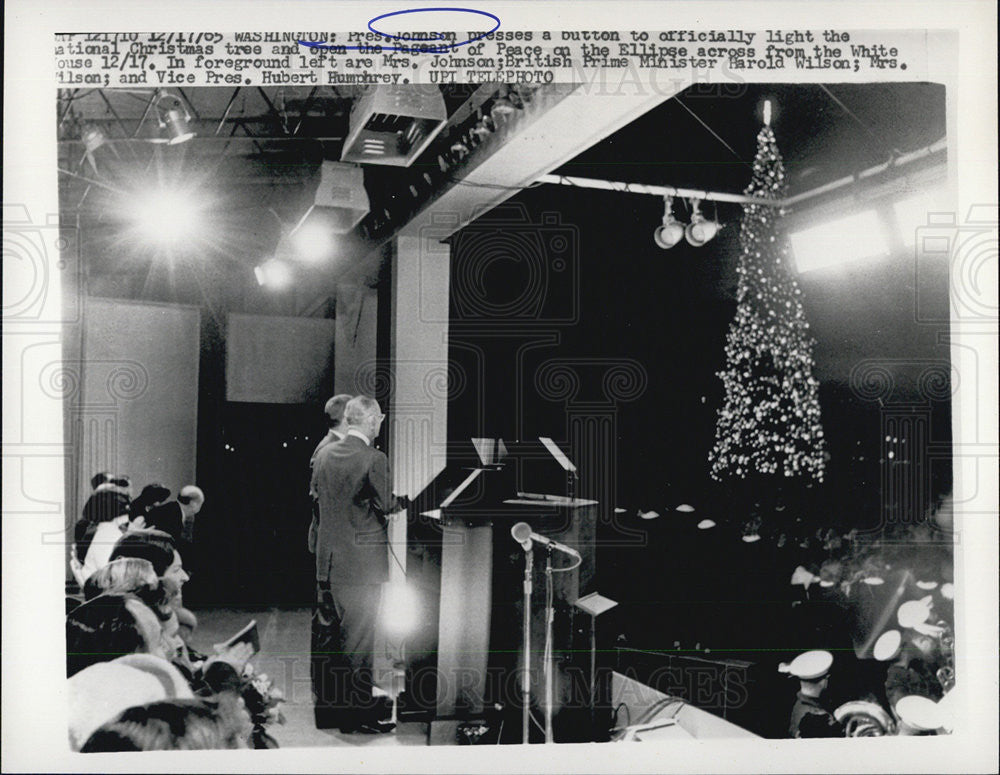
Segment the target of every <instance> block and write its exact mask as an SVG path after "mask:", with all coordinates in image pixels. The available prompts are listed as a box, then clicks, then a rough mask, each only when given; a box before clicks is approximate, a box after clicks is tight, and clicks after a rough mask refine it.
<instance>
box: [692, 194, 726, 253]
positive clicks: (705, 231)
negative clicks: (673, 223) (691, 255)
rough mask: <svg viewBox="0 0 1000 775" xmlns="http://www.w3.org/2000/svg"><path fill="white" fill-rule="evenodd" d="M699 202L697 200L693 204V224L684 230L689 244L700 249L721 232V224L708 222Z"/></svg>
mask: <svg viewBox="0 0 1000 775" xmlns="http://www.w3.org/2000/svg"><path fill="white" fill-rule="evenodd" d="M699 204H700V203H699V202H698V200H695V201H694V202H692V204H691V223H689V224H688V225H687V228H686V229H685V230H684V236H685V237H686V238H687V241H688V243H689V244H691V245H693V246H694V247H696V248H700V247H701V246H702V245H704V244H705V243H706V242H708V241H709V240H710V239H712V237H714V236H715V235H716V234H718V232H719V228H720V227H719V224H718V222H716V221H708V220H706V219H705V216H704V215H702V214H701V210H700V209H699Z"/></svg>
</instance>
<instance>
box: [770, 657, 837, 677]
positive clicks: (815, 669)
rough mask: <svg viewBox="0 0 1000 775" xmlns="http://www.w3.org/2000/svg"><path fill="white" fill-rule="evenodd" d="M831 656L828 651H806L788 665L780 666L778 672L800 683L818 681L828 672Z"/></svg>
mask: <svg viewBox="0 0 1000 775" xmlns="http://www.w3.org/2000/svg"><path fill="white" fill-rule="evenodd" d="M831 665H833V654H831V653H830V652H829V651H807V652H806V653H804V654H799V655H798V656H797V657H795V659H793V660H792V663H791V664H790V665H786V664H781V665H779V667H778V670H779V671H780V672H782V673H789V674H791V675H793V676H795V677H796V678H798V679H799V680H801V681H818V680H819V679H820V678H822V677H823V676H825V675H826V674H827V673H829V672H830V666H831Z"/></svg>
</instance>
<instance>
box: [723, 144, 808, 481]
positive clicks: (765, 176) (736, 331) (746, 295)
mask: <svg viewBox="0 0 1000 775" xmlns="http://www.w3.org/2000/svg"><path fill="white" fill-rule="evenodd" d="M785 190H786V185H785V172H784V166H783V164H782V161H781V154H780V153H779V151H778V146H777V144H776V142H775V139H774V132H773V131H772V130H771V127H770V126H766V125H765V126H764V128H763V129H761V131H760V134H758V136H757V158H756V159H755V160H754V164H753V178H752V180H751V181H750V185H749V186H747V188H746V191H745V193H746V194H747V195H748V196H752V197H754V198H758V199H770V200H780V199H783V198H784V196H785ZM743 213H744V214H743V221H742V225H741V228H740V248H741V255H740V258H739V263H738V265H737V274H738V285H737V293H736V301H737V304H736V317H735V318H734V319H733V322H732V323H731V324H730V326H729V333H728V334H727V336H726V349H725V353H726V364H725V368H724V369H723V370H722V371H720V372H719V373H718V376H719V377H720V378H721V379H722V383H723V386H724V387H725V391H726V395H725V400H724V402H723V405H722V407H721V408H720V409H719V413H718V418H717V422H716V429H715V446H714V448H713V449H712V451H711V452H710V453H709V456H708V457H709V462H710V463H711V464H712V469H711V473H712V477H713V478H714V479H718V480H721V479H723V478H724V477H733V476H735V477H738V478H741V479H745V478H746V477H747V476H752V477H758V476H760V475H777V476H782V475H783V476H785V477H806V476H808V477H813V478H815V479H819V480H822V479H823V469H824V447H825V441H824V438H823V426H822V424H821V422H820V410H819V397H818V393H819V383H818V382H817V381H816V379H815V378H814V377H813V367H814V365H815V363H814V360H813V346H814V340H813V338H812V336H811V335H810V333H809V323H808V322H807V321H806V318H805V314H804V313H803V310H802V301H801V291H800V290H799V286H798V283H797V282H796V281H795V278H794V277H793V276H792V274H791V271H790V269H789V266H788V249H787V241H786V239H785V238H784V235H783V233H782V229H781V219H782V215H783V213H782V212H781V210H780V208H779V207H777V206H774V205H769V204H764V203H762V204H756V203H750V204H746V205H744V207H743Z"/></svg>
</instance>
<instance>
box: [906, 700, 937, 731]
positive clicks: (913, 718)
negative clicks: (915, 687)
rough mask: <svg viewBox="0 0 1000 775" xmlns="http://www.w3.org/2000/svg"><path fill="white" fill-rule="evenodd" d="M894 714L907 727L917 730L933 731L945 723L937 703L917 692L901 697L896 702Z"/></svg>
mask: <svg viewBox="0 0 1000 775" xmlns="http://www.w3.org/2000/svg"><path fill="white" fill-rule="evenodd" d="M896 715H897V716H899V720H900V721H902V722H903V723H904V724H906V725H907V726H908V727H910V728H911V729H915V730H917V731H919V732H933V731H934V730H935V729H940V728H941V727H942V726H944V723H945V718H944V715H945V714H944V713H942V712H941V708H939V707H938V704H937V703H936V702H934V700H931V699H929V698H927V697H921V696H920V695H917V694H911V695H909V696H907V697H901V698H900V699H899V700H898V701H897V702H896Z"/></svg>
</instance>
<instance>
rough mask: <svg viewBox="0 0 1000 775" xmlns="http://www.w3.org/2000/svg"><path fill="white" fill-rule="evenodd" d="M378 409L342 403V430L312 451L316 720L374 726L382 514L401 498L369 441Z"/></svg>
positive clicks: (378, 725) (383, 570) (383, 563)
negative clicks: (316, 515)
mask: <svg viewBox="0 0 1000 775" xmlns="http://www.w3.org/2000/svg"><path fill="white" fill-rule="evenodd" d="M384 419H385V415H383V414H382V410H381V408H380V407H379V405H378V402H377V401H376V400H375V399H373V398H370V397H368V396H357V397H355V398H352V399H351V400H350V401H349V402H348V403H347V406H346V407H345V409H344V420H345V421H346V423H347V433H346V435H345V437H344V438H343V439H342V440H340V441H335V442H332V443H330V444H327V445H326V446H324V447H323V448H322V449H321V450H320V451H319V454H318V455H317V456H316V461H315V465H314V468H313V476H312V489H313V491H314V492H315V493H316V495H317V498H318V500H319V524H318V526H317V531H316V540H315V545H314V549H315V555H316V582H317V592H316V606H315V609H314V611H313V625H312V664H311V666H312V679H313V694H314V697H315V701H316V705H315V711H316V726H317V727H318V728H321V729H322V728H329V727H333V726H339V727H340V729H341V731H344V732H365V733H378V732H388V731H391V729H392V727H393V725H392V724H388V723H386V722H384V721H383V720H381V719H380V715H382V712H383V711H384V707H383V706H382V705H381V704H380V703H379V702H376V699H375V697H374V696H373V691H372V690H373V681H372V679H373V676H372V667H373V652H374V648H375V624H376V618H377V616H378V609H379V603H380V601H381V595H382V584H383V583H384V582H386V581H387V580H388V578H389V564H388V533H387V530H386V526H387V524H388V515H389V514H391V513H393V512H395V511H398V510H400V509H401V508H405V505H406V503H407V499H406V498H405V497H401V498H397V497H396V496H394V495H393V494H392V487H391V483H390V478H389V461H388V459H387V458H386V456H385V454H384V453H383V452H381V451H379V450H377V449H375V448H374V447H373V446H372V442H373V441H374V440H375V439H376V438H377V436H378V434H379V431H380V430H381V427H382V421H383V420H384Z"/></svg>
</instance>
